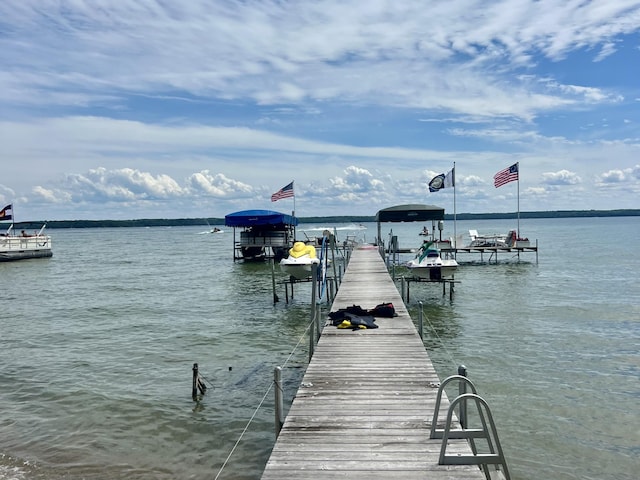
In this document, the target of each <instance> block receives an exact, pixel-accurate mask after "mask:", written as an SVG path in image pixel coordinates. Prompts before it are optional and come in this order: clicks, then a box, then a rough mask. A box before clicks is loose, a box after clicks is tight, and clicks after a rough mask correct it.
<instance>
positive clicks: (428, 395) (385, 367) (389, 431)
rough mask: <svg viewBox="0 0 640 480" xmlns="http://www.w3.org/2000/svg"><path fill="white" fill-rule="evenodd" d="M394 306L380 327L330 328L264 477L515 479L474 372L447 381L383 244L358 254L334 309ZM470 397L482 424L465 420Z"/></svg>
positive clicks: (300, 479) (266, 479) (303, 479)
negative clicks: (452, 389)
mask: <svg viewBox="0 0 640 480" xmlns="http://www.w3.org/2000/svg"><path fill="white" fill-rule="evenodd" d="M387 302H391V303H393V305H394V307H395V310H396V313H397V316H396V317H393V318H380V317H376V322H375V323H376V325H377V326H378V328H375V329H340V328H337V327H336V326H333V325H332V324H331V323H330V322H327V323H326V324H325V326H324V328H323V330H322V332H321V334H320V336H319V339H318V342H317V345H316V346H315V349H314V352H313V356H312V358H311V361H310V363H309V365H308V367H307V370H306V372H305V374H304V377H303V379H302V382H301V385H300V388H299V390H298V392H297V395H296V397H295V399H294V400H293V403H292V405H291V407H290V409H289V412H288V414H287V416H286V418H285V419H284V422H283V423H282V425H281V426H280V427H281V428H279V429H277V430H278V431H279V434H278V438H277V440H276V443H275V445H274V447H273V450H272V453H271V456H270V458H269V460H268V462H267V465H266V466H265V470H264V472H263V475H262V480H276V479H277V480H290V479H291V480H293V479H295V480H307V479H314V480H315V479H329V478H330V479H336V478H349V479H351V480H360V479H361V480H364V479H367V480H371V479H374V480H375V479H385V480H387V479H389V478H393V479H395V480H431V479H450V480H454V479H455V480H457V479H465V480H466V479H468V480H472V479H489V478H498V477H504V478H507V479H509V473H508V469H507V465H506V461H505V459H504V455H503V453H502V449H501V447H500V443H499V441H498V439H497V434H496V431H495V425H494V423H493V420H492V419H491V414H490V412H489V411H488V408H487V407H486V402H484V400H482V398H480V397H479V396H478V395H477V392H476V389H475V387H473V384H472V383H471V382H470V381H468V380H467V379H466V377H463V376H460V375H453V376H451V377H448V378H447V379H446V380H444V381H443V382H442V384H441V382H440V379H439V377H438V374H437V373H436V371H435V368H434V366H433V364H432V363H431V360H430V358H429V356H428V353H427V351H426V349H425V347H424V344H423V342H422V339H421V338H420V335H419V333H418V331H417V330H416V327H415V326H414V323H413V320H412V319H411V317H410V315H409V313H408V311H407V308H406V306H405V304H404V302H403V301H402V298H401V296H400V294H399V293H398V290H397V289H396V287H395V284H394V282H393V280H392V279H391V277H390V275H389V274H388V272H387V268H386V265H385V262H384V261H383V259H382V257H381V256H380V255H379V253H378V249H377V248H376V247H372V246H369V247H361V248H359V249H356V250H354V251H353V254H352V255H351V258H350V260H349V264H348V266H347V269H346V271H345V274H344V278H343V280H342V282H341V284H340V286H339V289H338V292H337V294H336V296H335V298H334V301H333V304H332V307H331V310H332V311H334V312H335V311H338V310H340V309H344V308H346V307H349V306H352V305H359V306H360V307H362V308H364V309H371V308H373V307H375V306H376V305H378V304H380V303H387ZM456 382H457V383H459V388H461V390H459V392H460V393H461V394H459V395H458V396H457V397H456V398H455V399H454V400H453V401H451V402H449V400H448V397H447V395H446V393H445V391H444V388H445V384H447V385H449V384H452V383H456ZM467 386H469V387H470V388H471V392H472V393H466V392H467V390H465V389H466V388H467ZM277 388H278V387H277V386H276V389H277ZM463 392H464V393H463ZM468 403H470V404H473V405H475V406H476V407H477V411H478V414H477V415H476V417H474V418H477V417H479V418H480V419H481V420H482V428H481V429H476V428H471V425H467V423H469V424H471V423H473V422H471V421H470V420H468V418H470V417H467V415H466V411H467V409H466V406H467V404H468ZM453 407H459V408H458V410H457V412H458V413H457V414H456V412H454V408H453ZM278 418H279V417H278V415H277V414H276V422H277V423H278V422H279V419H278ZM459 418H464V421H463V422H460V421H459V420H458V419H459ZM487 418H488V420H489V421H488V422H487V421H486V420H487ZM483 441H486V445H484V448H478V446H477V442H483ZM482 452H486V453H482ZM490 465H491V466H492V468H493V470H491V468H490ZM496 466H500V469H496ZM479 467H481V468H479ZM492 475H493V477H492Z"/></svg>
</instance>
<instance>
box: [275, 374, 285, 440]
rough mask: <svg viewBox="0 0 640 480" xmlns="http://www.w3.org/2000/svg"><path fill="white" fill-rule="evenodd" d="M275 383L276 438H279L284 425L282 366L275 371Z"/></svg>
mask: <svg viewBox="0 0 640 480" xmlns="http://www.w3.org/2000/svg"><path fill="white" fill-rule="evenodd" d="M273 383H274V385H275V389H274V390H275V420H276V438H278V435H280V430H282V425H283V424H284V399H283V396H284V395H283V394H282V367H280V366H278V367H276V368H274V370H273Z"/></svg>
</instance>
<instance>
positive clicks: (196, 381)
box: [191, 363, 207, 401]
mask: <svg viewBox="0 0 640 480" xmlns="http://www.w3.org/2000/svg"><path fill="white" fill-rule="evenodd" d="M198 390H200V393H201V394H202V395H204V393H205V392H206V391H207V386H206V385H205V384H204V383H203V382H202V380H200V374H199V373H198V364H197V363H194V364H193V380H192V382H191V398H193V400H194V401H196V400H197V399H198Z"/></svg>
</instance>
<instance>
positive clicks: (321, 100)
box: [0, 0, 640, 221]
mask: <svg viewBox="0 0 640 480" xmlns="http://www.w3.org/2000/svg"><path fill="white" fill-rule="evenodd" d="M0 64H1V66H2V68H1V69H0V155H1V158H2V172H3V174H2V176H1V177H0V203H2V205H1V206H4V204H6V203H13V204H14V213H15V215H16V220H18V221H19V220H35V219H46V220H63V219H131V218H182V217H189V218H193V217H223V216H224V215H225V214H227V213H231V212H234V211H238V210H244V209H252V208H267V209H275V210H278V211H284V212H289V211H291V209H292V208H293V201H292V200H291V199H285V200H280V201H278V202H275V203H272V202H271V201H270V196H271V194H272V193H273V192H275V191H276V190H278V189H279V188H281V187H283V186H284V185H286V184H287V183H289V182H290V181H292V180H293V181H294V182H295V193H296V198H295V208H296V213H297V214H298V215H300V216H315V215H334V214H345V215H348V214H353V215H375V213H376V212H377V211H378V210H379V209H381V208H386V207H389V206H392V205H397V204H405V203H427V204H435V205H439V206H442V207H444V208H445V209H446V211H447V212H449V213H451V212H453V208H454V189H453V188H447V189H443V190H440V191H438V192H436V193H429V191H428V188H427V184H428V182H429V180H431V178H433V176H435V175H437V174H440V173H446V172H448V171H449V170H451V169H452V168H453V165H454V162H455V166H456V187H455V205H456V211H457V212H458V213H463V212H472V213H478V212H513V211H516V209H517V196H518V190H519V194H520V210H521V211H530V210H566V209H578V210H584V209H618V208H640V202H639V201H638V199H639V198H640V196H639V194H640V155H639V153H640V81H639V80H638V78H640V77H639V76H638V69H637V67H638V65H640V1H629V0H610V1H603V0H602V1H586V0H580V1H573V0H540V1H528V0H496V1H481V0H478V1H476V0H464V1H458V0H450V1H447V2H436V1H426V0H415V1H414V0H403V1H384V0H372V1H367V2H362V1H360V0H358V1H349V0H347V1H345V0H335V1H334V0H316V1H313V2H311V1H306V0H300V1H286V0H274V1H252V0H244V1H231V0H225V1H222V0H221V1H214V0H189V1H188V2H174V1H169V0H163V1H160V0H138V1H133V0H118V1H108V0H102V1H100V0H93V1H88V0H86V1H82V0H73V1H72V0H66V1H65V0H4V1H2V2H0ZM515 162H519V164H520V182H519V185H518V184H517V183H515V182H514V183H510V184H507V185H505V186H502V187H500V188H497V189H496V188H494V186H493V175H494V174H495V173H496V172H498V171H499V170H502V169H503V168H506V167H508V166H509V165H511V164H513V163H515ZM518 187H519V188H518ZM1 206H0V207H1Z"/></svg>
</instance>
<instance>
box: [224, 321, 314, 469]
mask: <svg viewBox="0 0 640 480" xmlns="http://www.w3.org/2000/svg"><path fill="white" fill-rule="evenodd" d="M315 316H316V314H315V312H314V317H313V318H312V319H311V322H309V324H308V325H307V328H306V329H305V331H304V332H303V333H302V335H300V339H299V340H298V343H297V344H296V346H295V347H293V350H292V351H291V353H290V354H289V356H288V357H287V359H286V360H285V362H284V364H283V365H282V366H283V367H284V366H286V365H287V363H289V360H290V359H291V357H292V356H293V354H294V353H295V352H296V350H297V349H298V347H299V346H300V344H301V343H302V341H303V339H304V338H305V337H306V333H307V332H308V331H309V328H311V324H312V322H315ZM274 383H275V382H271V384H269V388H268V389H267V391H266V392H265V393H264V395H263V397H262V400H261V401H260V404H259V405H258V406H257V407H256V409H255V411H254V412H253V415H251V418H250V419H249V421H248V422H247V425H246V426H245V427H244V429H243V430H242V433H241V434H240V437H238V440H236V443H235V444H234V446H233V448H232V449H231V451H230V452H229V455H227V458H226V459H225V461H224V463H223V464H222V466H221V467H220V470H219V471H218V474H217V475H216V476H215V479H216V480H217V479H218V477H220V475H221V474H222V471H223V470H224V469H225V467H226V466H227V463H229V460H230V459H231V456H232V455H233V454H234V452H235V451H236V448H238V445H239V444H240V442H241V441H242V438H243V437H244V434H245V433H246V432H247V430H248V429H249V426H250V425H251V422H253V419H254V418H255V417H256V415H257V414H258V410H260V408H261V407H262V405H263V404H264V401H265V399H266V398H267V395H269V392H270V391H271V388H272V387H273V385H274Z"/></svg>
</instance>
